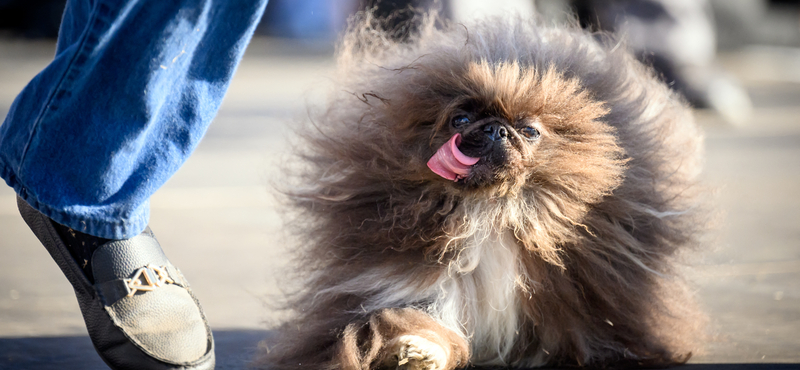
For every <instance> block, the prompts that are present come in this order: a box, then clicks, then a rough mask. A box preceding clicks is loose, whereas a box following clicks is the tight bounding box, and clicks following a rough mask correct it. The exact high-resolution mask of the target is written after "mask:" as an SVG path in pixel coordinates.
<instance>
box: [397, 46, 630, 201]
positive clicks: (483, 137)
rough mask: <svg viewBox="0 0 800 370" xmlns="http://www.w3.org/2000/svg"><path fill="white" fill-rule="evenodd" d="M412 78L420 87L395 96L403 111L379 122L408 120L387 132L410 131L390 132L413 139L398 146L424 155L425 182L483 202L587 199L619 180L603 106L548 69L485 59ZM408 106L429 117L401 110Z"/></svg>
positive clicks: (420, 72) (612, 138) (428, 69)
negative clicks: (544, 195) (542, 195)
mask: <svg viewBox="0 0 800 370" xmlns="http://www.w3.org/2000/svg"><path fill="white" fill-rule="evenodd" d="M422 60H424V58H422V59H421V60H420V61H419V63H422ZM413 74H415V75H416V76H415V77H414V78H412V80H416V81H413V82H412V83H421V82H422V81H425V85H426V86H427V87H428V89H426V91H424V92H422V93H420V94H415V95H405V96H398V97H396V98H395V99H402V100H404V101H402V102H401V103H400V104H398V105H399V106H401V107H403V109H404V110H406V114H400V113H399V112H394V113H392V114H389V115H388V116H390V117H398V118H399V119H400V121H404V120H406V119H407V118H409V117H412V119H414V120H416V121H411V122H409V121H405V122H398V124H397V125H396V126H395V127H398V128H399V129H400V130H406V131H417V134H416V135H415V134H412V133H410V132H407V133H402V132H401V133H400V134H399V135H398V136H399V137H413V138H415V140H418V141H419V142H418V143H416V144H410V143H409V145H407V147H416V148H417V150H418V151H420V154H419V155H420V156H422V157H425V158H427V162H426V163H425V164H426V167H427V168H425V167H421V166H419V163H418V164H417V166H418V170H420V171H423V172H425V173H426V174H427V175H428V179H429V181H431V182H444V183H447V185H445V186H448V187H449V188H450V189H451V190H452V191H455V192H463V193H471V194H480V193H485V194H489V195H490V196H507V195H512V194H516V195H524V193H532V192H540V191H542V190H545V191H549V192H553V193H567V194H572V195H578V193H580V194H581V195H582V196H580V197H581V198H583V200H584V201H587V202H593V201H597V200H599V197H600V196H601V195H602V194H607V193H608V191H610V190H611V189H613V188H614V187H616V186H617V185H618V184H619V181H620V175H621V172H622V169H623V166H624V162H623V161H622V160H621V158H622V155H623V153H622V149H621V148H620V147H619V146H618V145H617V140H616V137H615V132H614V129H613V128H612V127H610V126H609V125H607V124H606V123H604V122H603V118H604V116H605V115H606V114H607V113H608V110H607V109H606V108H605V106H604V104H603V103H602V102H599V101H596V100H594V99H593V97H592V96H591V94H590V93H589V92H587V91H586V90H585V89H583V88H582V86H581V83H580V81H579V80H578V79H577V78H568V77H566V76H565V75H564V74H563V73H559V72H558V71H556V69H555V68H553V67H547V68H543V69H539V68H537V67H536V66H533V65H525V64H524V63H521V62H518V61H502V62H494V63H493V62H490V61H486V60H478V61H463V62H461V63H460V64H459V65H450V66H448V67H447V69H446V70H437V69H436V68H431V67H430V66H426V67H424V68H423V67H420V68H417V70H416V71H414V73H413ZM391 104H392V102H390V103H388V105H391ZM411 107H417V108H418V111H421V112H426V113H427V114H428V115H430V116H420V115H417V114H413V113H409V111H408V109H414V108H411ZM389 109H391V108H389ZM400 117H402V118H400ZM409 155H411V154H409Z"/></svg>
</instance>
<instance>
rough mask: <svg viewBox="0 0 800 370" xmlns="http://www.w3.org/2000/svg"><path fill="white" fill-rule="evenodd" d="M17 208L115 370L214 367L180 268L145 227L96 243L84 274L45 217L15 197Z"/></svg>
mask: <svg viewBox="0 0 800 370" xmlns="http://www.w3.org/2000/svg"><path fill="white" fill-rule="evenodd" d="M17 206H18V207H19V211H20V214H21V215H22V218H23V219H24V220H25V222H26V223H27V224H28V226H29V227H30V228H31V230H32V231H33V233H34V234H36V237H37V238H39V241H40V242H41V243H42V244H44V246H45V248H47V251H48V252H50V256H52V257H53V259H54V260H55V261H56V264H58V267H60V268H61V271H62V272H63V273H64V275H65V276H66V277H67V280H69V282H70V283H71V284H72V287H73V288H74V289H75V295H76V296H77V298H78V304H79V305H80V308H81V313H82V314H83V319H84V321H85V322H86V329H87V330H88V331H89V337H90V338H91V339H92V343H93V344H94V347H95V349H96V350H97V353H98V354H99V355H100V357H102V358H103V361H105V362H106V364H108V366H110V367H111V368H112V369H117V370H143V369H158V370H162V369H164V370H166V369H169V370H177V369H180V370H190V369H191V370H206V369H209V370H210V369H213V368H214V361H215V358H214V338H213V337H212V335H211V329H210V328H209V327H208V323H207V321H206V318H205V315H204V314H203V310H202V308H200V304H199V302H198V301H197V298H195V296H194V295H193V294H192V290H191V289H190V288H189V284H188V283H187V282H186V279H184V277H183V275H182V274H181V272H180V271H179V270H178V269H177V268H175V266H173V265H172V264H171V263H170V262H169V260H167V257H166V256H165V255H164V252H163V251H162V250H161V247H160V246H159V244H158V241H156V239H155V236H154V235H153V233H152V232H151V231H150V229H149V228H147V229H146V230H145V231H144V232H143V233H141V234H139V235H138V236H135V237H133V238H131V239H126V240H114V241H110V242H108V243H106V244H103V245H102V246H100V247H99V248H98V249H97V250H96V251H95V252H94V253H93V254H92V257H91V264H92V266H91V268H92V273H93V278H94V283H92V282H90V281H89V279H88V278H87V277H86V275H84V273H83V271H82V269H81V267H80V266H78V263H77V262H75V260H74V259H73V258H72V256H71V255H70V252H69V250H68V249H67V247H66V245H65V244H64V242H63V241H62V240H61V238H60V237H59V235H58V233H57V232H56V229H55V228H54V226H53V224H52V221H51V220H50V218H48V217H47V216H45V215H43V214H42V213H40V212H39V211H37V210H36V209H34V208H33V207H31V206H30V205H29V204H28V203H26V202H25V201H24V200H22V199H21V198H19V197H17Z"/></svg>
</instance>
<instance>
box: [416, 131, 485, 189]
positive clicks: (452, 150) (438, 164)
mask: <svg viewBox="0 0 800 370" xmlns="http://www.w3.org/2000/svg"><path fill="white" fill-rule="evenodd" d="M459 144H461V134H455V135H453V137H452V138H450V140H448V141H447V142H446V143H445V144H444V145H442V147H441V148H439V150H437V151H436V154H434V155H433V157H431V159H430V160H428V168H430V169H431V171H433V172H434V173H436V174H437V175H439V176H441V177H444V178H446V179H448V180H452V181H458V180H460V179H463V178H464V177H466V176H467V175H469V172H470V170H471V169H472V165H474V164H475V163H478V161H479V160H480V158H473V157H470V156H467V155H466V154H464V153H462V152H461V150H459V149H458V145H459Z"/></svg>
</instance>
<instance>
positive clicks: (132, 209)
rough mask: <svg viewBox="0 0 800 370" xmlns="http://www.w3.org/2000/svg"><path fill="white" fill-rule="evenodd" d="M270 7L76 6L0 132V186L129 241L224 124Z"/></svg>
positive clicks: (87, 0)
mask: <svg viewBox="0 0 800 370" xmlns="http://www.w3.org/2000/svg"><path fill="white" fill-rule="evenodd" d="M265 5H266V0H206V1H202V0H185V1H156V0H153V1H149V0H130V1H127V2H121V1H106V0H76V1H70V2H69V3H68V4H67V8H66V10H65V15H64V21H63V24H62V29H61V33H60V35H59V41H58V48H57V53H56V57H55V59H54V60H53V62H52V63H51V64H50V65H49V66H48V67H47V68H46V69H45V70H44V71H42V72H41V73H40V74H39V75H37V76H36V77H35V78H34V79H33V81H31V83H30V84H29V85H28V86H26V87H25V89H24V90H23V91H22V93H21V94H20V95H19V96H18V97H17V99H16V100H15V101H14V104H13V105H12V106H11V109H10V110H9V113H8V116H7V117H6V120H5V122H4V123H3V125H2V126H0V177H3V178H4V179H5V180H6V182H7V183H8V184H9V185H10V186H12V187H13V188H14V189H15V190H16V192H17V194H19V196H20V197H21V198H22V199H23V200H25V201H26V202H27V203H28V204H30V205H31V206H33V207H34V208H36V209H37V210H39V211H40V212H42V213H43V214H45V215H47V216H48V217H50V218H52V219H53V220H55V221H56V222H58V223H60V224H63V225H66V226H69V227H70V228H72V229H75V230H78V231H82V232H84V233H87V234H91V235H94V236H98V237H103V238H109V239H125V238H130V237H133V236H135V235H138V234H139V233H140V232H141V231H142V230H143V229H144V228H145V226H146V225H147V220H148V199H149V198H150V196H151V195H152V194H153V192H155V191H156V190H157V189H158V188H159V187H160V186H161V185H162V184H164V182H165V181H166V180H167V179H168V178H169V177H170V176H171V175H172V174H173V173H174V172H175V171H176V170H177V169H178V168H179V167H180V165H181V164H182V163H183V162H184V161H185V160H186V158H187V157H188V156H189V154H190V153H191V152H192V150H194V148H195V146H196V145H197V143H198V142H199V140H200V138H201V137H202V136H203V133H204V132H205V130H206V128H207V126H208V124H209V122H210V121H211V119H212V118H213V116H214V115H215V113H216V111H217V108H218V107H219V105H220V102H221V100H222V97H223V95H224V93H225V90H226V89H227V86H228V83H229V82H230V79H231V76H232V74H233V72H234V70H235V68H236V65H237V64H238V61H239V59H240V58H241V56H242V54H243V53H244V49H245V46H246V45H247V43H248V41H249V39H250V37H251V35H252V33H253V30H254V28H255V25H256V23H257V21H258V20H259V18H260V15H261V14H262V12H263V9H264V7H265Z"/></svg>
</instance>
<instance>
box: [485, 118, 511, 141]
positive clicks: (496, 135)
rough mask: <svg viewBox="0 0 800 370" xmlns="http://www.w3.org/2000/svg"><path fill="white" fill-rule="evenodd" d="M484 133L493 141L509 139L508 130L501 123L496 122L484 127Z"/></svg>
mask: <svg viewBox="0 0 800 370" xmlns="http://www.w3.org/2000/svg"><path fill="white" fill-rule="evenodd" d="M483 132H484V133H485V134H486V136H488V137H489V139H491V140H492V141H498V140H502V139H505V138H506V137H508V130H507V129H506V127H505V126H503V125H502V124H500V123H497V122H494V123H490V124H487V125H486V126H483Z"/></svg>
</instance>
